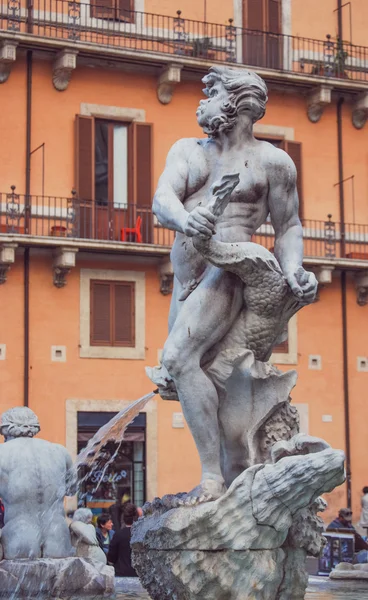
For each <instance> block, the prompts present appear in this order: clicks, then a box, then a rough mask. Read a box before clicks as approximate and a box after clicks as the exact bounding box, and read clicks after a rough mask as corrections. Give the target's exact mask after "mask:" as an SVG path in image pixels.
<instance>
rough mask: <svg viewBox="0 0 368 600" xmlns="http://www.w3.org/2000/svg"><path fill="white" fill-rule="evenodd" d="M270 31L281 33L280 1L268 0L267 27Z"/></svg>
mask: <svg viewBox="0 0 368 600" xmlns="http://www.w3.org/2000/svg"><path fill="white" fill-rule="evenodd" d="M267 30H268V31H269V32H270V33H281V2H280V0H268V27H267Z"/></svg>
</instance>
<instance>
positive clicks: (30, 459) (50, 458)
mask: <svg viewBox="0 0 368 600" xmlns="http://www.w3.org/2000/svg"><path fill="white" fill-rule="evenodd" d="M0 465H1V482H0V495H1V497H2V498H3V501H4V504H5V510H6V512H7V519H8V520H9V519H11V518H12V514H13V512H14V516H16V515H17V513H18V514H19V511H20V510H21V511H22V512H28V513H33V512H34V511H35V509H36V511H37V510H39V509H40V507H44V508H49V507H50V506H53V507H54V509H55V510H58V504H59V502H61V503H62V501H63V498H64V495H65V491H66V490H65V480H66V461H65V455H64V452H63V450H62V449H61V447H60V446H59V445H58V444H52V443H51V442H47V441H46V440H42V439H32V438H17V439H14V440H11V441H8V442H6V443H5V444H3V445H2V446H1V448H0Z"/></svg>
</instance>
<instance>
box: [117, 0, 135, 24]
mask: <svg viewBox="0 0 368 600" xmlns="http://www.w3.org/2000/svg"><path fill="white" fill-rule="evenodd" d="M116 2H117V11H118V18H119V19H122V20H123V21H134V15H133V12H132V11H133V5H132V4H133V3H132V0H116Z"/></svg>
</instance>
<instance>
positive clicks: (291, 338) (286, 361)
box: [271, 315, 298, 365]
mask: <svg viewBox="0 0 368 600" xmlns="http://www.w3.org/2000/svg"><path fill="white" fill-rule="evenodd" d="M297 346H298V336H297V315H294V316H293V317H291V319H290V321H289V323H288V329H287V338H286V340H285V341H284V342H281V343H280V344H278V345H277V346H275V347H274V349H273V352H272V357H271V362H272V363H274V364H275V363H276V364H279V365H296V364H297V362H298V348H297Z"/></svg>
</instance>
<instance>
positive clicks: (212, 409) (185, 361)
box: [162, 267, 243, 496]
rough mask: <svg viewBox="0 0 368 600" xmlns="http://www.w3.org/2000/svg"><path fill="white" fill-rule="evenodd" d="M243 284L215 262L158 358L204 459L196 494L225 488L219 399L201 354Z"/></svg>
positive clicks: (215, 338) (224, 327)
mask: <svg viewBox="0 0 368 600" xmlns="http://www.w3.org/2000/svg"><path fill="white" fill-rule="evenodd" d="M242 291H243V284H242V283H241V281H240V280H239V279H238V278H237V277H236V276H235V275H232V274H231V273H228V272H226V271H222V270H221V269H218V268H217V267H213V268H210V269H208V271H207V273H206V275H205V277H204V278H203V280H202V281H201V283H200V284H199V285H198V287H197V288H196V289H195V290H193V292H192V293H191V294H190V296H189V297H188V298H187V299H186V300H185V301H184V302H183V307H182V308H181V310H180V313H179V314H178V315H177V317H176V320H175V323H174V325H173V327H172V329H171V332H170V335H169V337H168V340H167V342H166V344H165V348H164V352H163V358H162V362H163V364H164V366H165V367H166V369H167V370H168V372H169V374H170V375H171V377H172V378H173V380H174V382H175V385H176V389H177V390H178V394H179V399H180V401H181V405H182V408H183V412H184V415H185V418H186V420H187V423H188V425H189V427H190V430H191V432H192V435H193V437H194V440H195V442H196V445H197V449H198V452H199V455H200V459H201V464H202V484H201V489H198V492H197V493H198V494H201V493H206V492H208V493H212V494H213V495H214V496H219V495H221V493H222V492H223V483H224V480H223V477H222V473H221V468H220V434H219V425H218V416H217V413H218V405H219V399H218V394H217V390H216V388H215V386H214V384H213V382H212V381H211V379H209V377H208V376H207V375H206V374H205V373H204V371H203V370H202V368H201V366H200V365H201V360H202V358H203V356H204V354H205V353H206V352H207V351H208V350H209V349H210V348H212V347H213V346H214V345H215V344H216V343H217V342H219V341H220V340H221V339H222V338H223V337H224V335H225V334H226V333H227V331H228V330H229V328H230V327H231V325H232V324H233V322H234V320H235V319H236V317H237V315H238V314H239V311H240V310H241V307H242V303H243V296H242Z"/></svg>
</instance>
